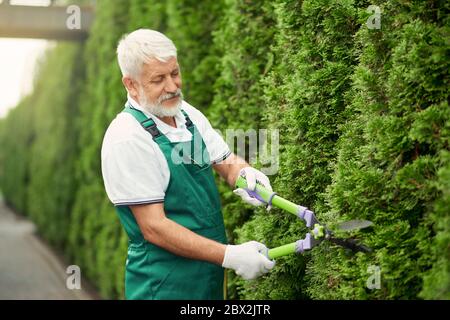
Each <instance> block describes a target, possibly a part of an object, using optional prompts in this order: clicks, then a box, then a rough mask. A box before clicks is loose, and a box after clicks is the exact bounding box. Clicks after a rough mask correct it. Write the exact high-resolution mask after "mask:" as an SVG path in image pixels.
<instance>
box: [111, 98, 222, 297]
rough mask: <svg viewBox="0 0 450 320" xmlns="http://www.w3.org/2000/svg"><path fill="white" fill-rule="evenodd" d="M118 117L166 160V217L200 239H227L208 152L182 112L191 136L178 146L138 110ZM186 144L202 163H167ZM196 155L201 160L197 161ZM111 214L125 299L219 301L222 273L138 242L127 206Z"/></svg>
mask: <svg viewBox="0 0 450 320" xmlns="http://www.w3.org/2000/svg"><path fill="white" fill-rule="evenodd" d="M123 112H128V113H130V114H131V115H133V116H134V117H135V118H136V120H137V121H139V122H140V123H141V125H142V127H143V129H145V130H146V131H148V132H149V133H150V134H151V136H150V135H149V138H150V137H152V138H153V140H154V141H155V142H156V143H157V144H158V146H159V148H160V149H161V151H162V153H163V154H164V156H165V158H166V161H167V164H168V167H169V170H170V180H169V184H168V187H167V190H166V193H165V197H164V211H165V213H166V216H167V217H168V218H169V219H171V220H173V221H175V222H177V223H178V224H180V225H182V226H184V227H186V228H188V229H190V230H191V231H193V232H195V233H197V234H199V235H201V236H204V237H206V238H209V239H212V240H215V241H218V242H221V243H224V244H225V243H226V242H227V239H226V235H225V227H224V224H223V217H222V212H221V206H220V198H219V193H218V190H217V187H216V184H215V181H214V176H213V172H212V166H211V163H210V159H209V157H208V152H204V151H205V150H206V146H205V143H204V141H203V139H202V138H201V135H200V133H199V132H198V130H197V128H196V126H195V125H194V124H193V123H192V121H191V120H190V119H189V117H188V115H187V114H186V112H185V111H184V110H182V112H183V114H184V116H185V118H186V127H187V128H188V130H189V131H190V132H191V133H192V140H191V141H188V142H179V143H172V142H170V141H169V139H168V138H167V137H166V136H165V135H163V134H162V133H161V132H160V131H159V130H158V128H157V126H156V124H155V122H154V121H153V120H152V119H151V118H147V116H145V114H144V113H142V112H141V111H139V110H137V109H134V108H132V107H131V106H129V105H126V106H125V109H124V110H123ZM195 138H196V139H199V140H197V143H194V141H196V139H195ZM198 141H201V144H200V143H198ZM186 143H187V144H190V145H191V146H190V150H191V154H189V155H188V156H189V159H194V160H197V159H203V161H202V162H201V163H199V162H198V161H197V162H195V161H194V163H192V162H193V161H189V163H186V161H175V162H174V161H173V160H172V157H171V155H172V150H173V148H175V147H177V145H178V148H179V147H180V145H179V144H186ZM180 149H182V150H186V149H183V148H180ZM180 149H178V150H180ZM199 152H200V153H202V154H203V157H202V156H199ZM183 156H186V155H183ZM205 158H206V159H205ZM180 162H181V163H180ZM148 183H152V182H151V181H149V182H148ZM116 211H117V213H118V215H119V218H120V221H121V223H122V225H123V227H124V229H125V231H126V232H127V234H128V237H129V245H128V259H127V264H126V273H125V297H126V298H127V299H215V300H222V299H223V298H224V297H223V280H224V270H223V268H222V267H221V266H218V265H215V264H212V263H209V262H204V261H199V260H192V259H187V258H183V257H181V256H177V255H174V254H172V253H170V252H169V251H166V250H164V249H162V248H160V247H158V246H156V245H153V244H152V243H150V242H148V241H146V240H145V239H144V237H143V235H142V233H141V230H140V229H139V226H138V224H137V222H136V220H135V218H134V216H133V213H132V212H131V210H130V208H129V207H128V206H116Z"/></svg>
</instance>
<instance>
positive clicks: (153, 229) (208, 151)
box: [101, 29, 274, 299]
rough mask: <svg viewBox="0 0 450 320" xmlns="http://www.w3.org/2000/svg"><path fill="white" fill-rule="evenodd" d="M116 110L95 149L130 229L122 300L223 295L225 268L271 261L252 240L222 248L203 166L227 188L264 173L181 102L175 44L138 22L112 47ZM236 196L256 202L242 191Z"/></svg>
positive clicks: (251, 275) (246, 269)
mask: <svg viewBox="0 0 450 320" xmlns="http://www.w3.org/2000/svg"><path fill="white" fill-rule="evenodd" d="M117 57H118V62H119V66H120V70H121V72H122V75H123V78H122V82H123V85H124V86H125V88H126V90H127V92H128V99H127V102H126V105H125V108H124V110H123V111H122V112H121V113H119V114H118V115H117V116H116V118H115V119H114V120H113V121H112V122H111V124H110V125H109V127H108V129H107V131H106V133H105V136H104V140H103V146H102V152H101V157H102V173H103V179H104V184H105V189H106V192H107V195H108V197H109V199H110V200H111V202H112V203H113V204H114V205H115V208H116V210H117V213H118V216H119V218H120V221H121V223H122V225H123V227H124V229H125V230H126V232H127V234H128V236H129V246H128V258H127V262H126V273H125V296H126V298H127V299H223V279H224V269H223V268H231V269H233V270H235V272H236V273H237V274H238V275H240V276H242V277H243V278H244V279H255V278H257V277H258V276H260V275H262V274H264V273H266V272H268V271H269V270H270V269H272V268H273V266H274V262H273V261H270V260H269V259H267V257H266V255H265V253H266V250H267V248H266V247H265V246H264V245H263V244H261V243H258V242H256V241H250V242H247V243H244V244H240V245H227V240H226V235H225V228H224V224H223V217H222V213H221V207H220V199H219V193H218V191H217V187H216V185H215V180H214V177H213V172H212V169H214V170H216V171H217V172H218V174H219V175H220V176H221V177H223V178H224V179H225V180H226V181H227V182H228V184H229V185H230V186H234V183H235V181H236V179H237V177H238V175H240V174H244V175H245V176H246V178H247V180H248V185H249V188H250V189H254V188H255V184H256V181H258V182H260V183H262V184H263V185H264V186H265V187H267V188H269V189H271V187H270V182H269V179H268V178H267V177H266V176H265V175H264V174H263V173H261V172H260V171H258V170H256V169H254V168H252V167H250V166H249V165H248V163H246V162H245V161H243V160H242V159H241V158H238V157H237V156H236V155H234V154H233V153H231V152H230V150H229V148H228V146H227V144H226V143H225V142H224V141H223V139H222V137H221V136H220V135H219V134H218V133H217V132H216V131H215V130H213V128H212V127H211V125H210V123H209V121H208V120H207V119H206V117H205V116H204V115H203V114H202V113H201V112H200V111H199V110H197V109H196V108H194V107H193V106H191V105H189V104H188V103H187V102H186V101H184V100H183V96H182V93H181V72H180V66H179V65H178V62H177V52H176V48H175V46H174V44H173V43H172V41H171V40H170V39H168V38H167V37H166V36H165V35H163V34H161V33H159V32H157V31H153V30H147V29H140V30H137V31H134V32H132V33H130V34H128V35H126V36H124V37H123V38H122V39H121V41H120V42H119V45H118V48H117ZM235 193H236V194H238V195H239V196H241V197H242V199H244V200H245V201H247V202H248V203H251V204H253V205H260V204H261V203H260V202H259V201H258V200H256V199H254V198H252V197H251V196H249V194H247V192H246V191H245V190H243V189H236V190H235Z"/></svg>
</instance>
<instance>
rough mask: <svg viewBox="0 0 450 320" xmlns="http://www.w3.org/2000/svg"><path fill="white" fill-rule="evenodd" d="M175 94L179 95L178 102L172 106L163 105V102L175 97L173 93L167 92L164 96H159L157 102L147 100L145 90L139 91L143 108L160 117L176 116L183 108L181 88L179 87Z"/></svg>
mask: <svg viewBox="0 0 450 320" xmlns="http://www.w3.org/2000/svg"><path fill="white" fill-rule="evenodd" d="M175 94H176V95H179V98H178V102H177V103H176V104H175V105H174V106H171V107H165V106H163V105H162V102H163V101H165V100H167V99H168V98H170V97H173V94H166V95H164V96H161V97H159V98H158V101H157V102H156V103H151V102H149V101H148V100H147V97H146V95H145V94H144V92H142V91H141V92H139V103H140V105H141V107H142V108H144V109H145V110H146V111H148V112H149V113H151V114H153V115H155V116H157V117H158V118H164V117H174V116H175V115H176V114H177V113H178V112H179V111H180V110H181V105H182V103H183V93H182V92H181V90H180V89H178V90H177V91H176V93H175Z"/></svg>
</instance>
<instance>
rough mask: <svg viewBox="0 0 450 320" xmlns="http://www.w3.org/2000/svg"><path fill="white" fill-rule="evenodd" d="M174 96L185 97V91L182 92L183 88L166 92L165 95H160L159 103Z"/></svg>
mask: <svg viewBox="0 0 450 320" xmlns="http://www.w3.org/2000/svg"><path fill="white" fill-rule="evenodd" d="M174 97H183V93H182V92H181V89H177V90H176V91H175V92H172V93H168V94H164V95H162V96H160V97H159V98H158V103H161V102H163V101H166V100H169V99H172V98H174Z"/></svg>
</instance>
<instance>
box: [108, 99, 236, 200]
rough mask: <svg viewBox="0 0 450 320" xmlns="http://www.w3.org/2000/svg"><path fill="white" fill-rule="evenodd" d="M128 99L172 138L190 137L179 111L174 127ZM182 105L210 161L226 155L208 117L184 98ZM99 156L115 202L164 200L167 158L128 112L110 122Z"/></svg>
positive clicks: (225, 150)
mask: <svg viewBox="0 0 450 320" xmlns="http://www.w3.org/2000/svg"><path fill="white" fill-rule="evenodd" d="M128 102H129V103H130V104H131V105H132V106H133V108H135V109H138V110H141V111H142V112H144V114H145V115H146V116H147V117H151V118H152V119H153V121H155V123H156V125H157V127H158V129H159V131H160V132H161V133H162V134H164V135H165V136H166V137H167V138H168V139H169V140H170V141H171V142H183V141H191V140H192V134H191V132H190V131H189V130H188V129H187V128H186V125H185V122H186V120H185V117H184V115H183V113H182V112H181V111H180V112H178V114H177V115H176V116H175V121H176V125H177V128H174V127H172V126H169V125H168V124H166V123H164V122H163V121H161V120H160V119H159V118H157V117H155V116H154V115H152V114H150V113H148V112H147V111H146V110H144V109H143V108H142V107H141V106H139V104H138V103H137V102H136V101H134V100H133V99H131V98H130V97H128ZM181 108H182V109H183V110H184V111H185V112H186V113H187V114H188V115H189V118H190V119H191V121H192V122H193V123H194V124H195V126H196V127H197V129H198V131H199V133H200V135H201V136H202V138H203V141H204V142H205V145H206V148H207V150H208V154H209V158H210V159H211V160H212V161H211V162H212V163H218V162H220V161H221V160H223V159H225V158H227V157H228V156H229V155H230V154H231V152H230V148H229V147H228V145H227V144H226V143H225V141H224V140H223V138H222V137H221V136H220V134H219V133H218V132H217V131H216V130H214V129H213V128H212V127H211V124H210V123H209V121H208V119H207V118H206V117H205V116H204V115H203V114H202V113H201V112H200V111H199V110H197V109H196V108H194V107H193V106H191V105H190V104H188V103H187V102H185V101H183V103H182V106H181ZM101 158H102V175H103V182H104V184H105V189H106V193H107V195H108V198H109V199H110V200H111V202H112V203H113V204H114V205H116V206H117V205H134V204H148V203H156V202H163V201H164V196H165V192H166V190H167V186H168V184H169V179H170V171H169V167H168V164H167V161H166V158H165V156H164V154H163V153H162V151H161V149H160V148H159V146H158V144H157V143H156V142H155V141H153V138H152V136H151V134H150V133H149V132H147V131H145V130H144V128H143V127H142V126H141V124H140V123H139V122H138V121H137V120H136V119H135V118H134V117H133V116H132V115H131V114H129V113H127V112H121V113H119V114H118V115H117V116H116V118H115V119H114V120H113V121H112V122H111V124H110V125H109V127H108V129H107V130H106V133H105V136H104V138H103V144H102V151H101Z"/></svg>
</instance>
